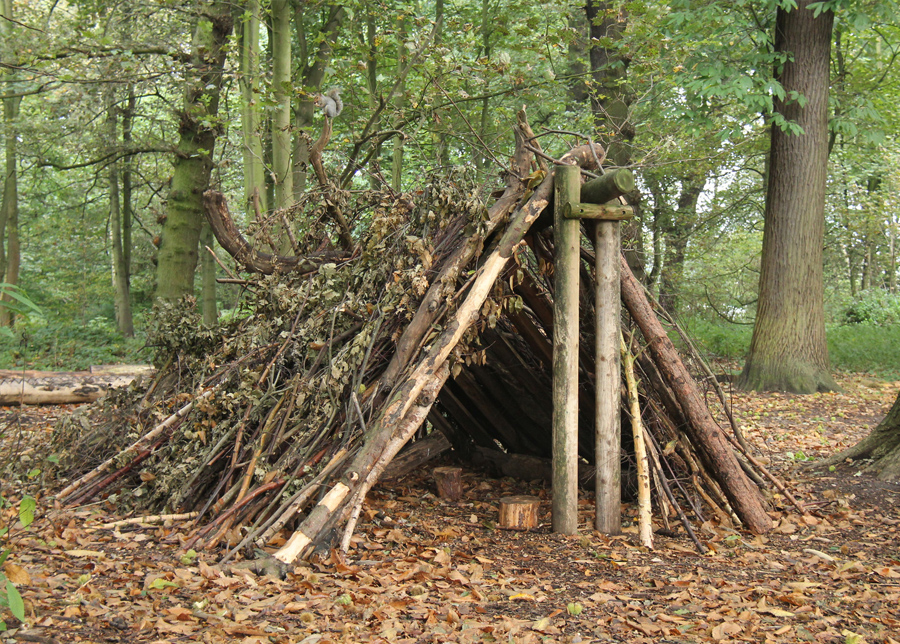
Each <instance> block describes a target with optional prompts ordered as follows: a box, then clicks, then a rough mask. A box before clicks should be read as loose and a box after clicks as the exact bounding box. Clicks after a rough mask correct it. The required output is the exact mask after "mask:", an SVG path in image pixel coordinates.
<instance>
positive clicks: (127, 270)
mask: <svg viewBox="0 0 900 644" xmlns="http://www.w3.org/2000/svg"><path fill="white" fill-rule="evenodd" d="M136 108H137V97H136V96H135V94H134V85H133V84H129V85H128V102H127V103H126V106H125V108H124V109H123V110H122V145H124V146H125V149H126V150H129V149H131V145H132V132H133V130H134V114H135V110H136ZM133 167H134V156H133V155H130V154H129V155H128V156H126V157H125V159H124V165H123V166H122V274H123V275H124V279H125V292H126V293H127V296H128V302H129V304H128V311H127V313H126V314H125V316H124V318H123V319H124V320H125V324H124V327H123V328H124V329H125V331H123V333H124V334H125V335H126V336H128V337H131V336H133V335H134V317H133V312H132V310H131V240H132V231H133V229H134V226H133V224H134V203H133V200H132V192H133V180H132V169H133Z"/></svg>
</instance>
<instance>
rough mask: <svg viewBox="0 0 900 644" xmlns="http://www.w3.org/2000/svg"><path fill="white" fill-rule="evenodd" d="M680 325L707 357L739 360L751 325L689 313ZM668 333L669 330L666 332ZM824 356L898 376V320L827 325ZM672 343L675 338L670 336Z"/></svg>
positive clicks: (838, 365)
mask: <svg viewBox="0 0 900 644" xmlns="http://www.w3.org/2000/svg"><path fill="white" fill-rule="evenodd" d="M683 327H684V329H685V331H686V332H687V334H688V335H689V336H690V338H691V340H692V341H693V342H694V344H696V345H697V348H698V349H699V350H700V351H701V352H702V353H703V354H704V355H706V356H707V357H714V358H724V359H728V360H737V361H738V362H741V363H743V360H744V359H745V358H746V357H747V351H748V350H749V349H750V338H751V336H752V335H753V327H752V326H751V325H735V324H729V323H727V322H724V321H711V320H708V319H705V318H699V317H693V318H689V319H688V320H685V321H684V322H683ZM670 336H672V334H670ZM827 338H828V356H829V358H830V360H831V366H832V368H833V369H835V370H837V371H848V372H856V373H871V374H873V375H875V376H877V377H880V378H885V379H888V380H895V379H900V324H892V325H885V326H875V325H872V324H852V325H846V324H844V325H838V324H835V325H829V326H828V328H827ZM672 340H673V341H674V342H675V343H676V346H680V342H679V340H678V339H677V338H675V337H674V336H672Z"/></svg>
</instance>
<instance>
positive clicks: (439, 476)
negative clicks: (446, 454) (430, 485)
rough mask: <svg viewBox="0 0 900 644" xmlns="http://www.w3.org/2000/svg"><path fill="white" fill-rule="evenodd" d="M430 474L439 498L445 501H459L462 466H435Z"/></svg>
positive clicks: (460, 496)
mask: <svg viewBox="0 0 900 644" xmlns="http://www.w3.org/2000/svg"><path fill="white" fill-rule="evenodd" d="M432 475H433V476H434V482H435V483H437V491H438V496H439V497H440V498H442V499H444V500H445V501H459V500H460V499H461V498H462V468H460V467H436V468H434V470H433V471H432Z"/></svg>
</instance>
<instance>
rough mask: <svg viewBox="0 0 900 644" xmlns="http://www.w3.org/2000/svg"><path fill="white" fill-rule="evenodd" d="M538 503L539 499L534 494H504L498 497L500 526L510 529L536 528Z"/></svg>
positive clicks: (539, 502)
mask: <svg viewBox="0 0 900 644" xmlns="http://www.w3.org/2000/svg"><path fill="white" fill-rule="evenodd" d="M540 504H541V500H540V499H539V498H537V497H536V496H527V495H524V494H519V495H516V496H504V497H503V498H502V499H500V527H501V528H509V529H511V530H530V529H531V528H536V527H537V524H538V506H539V505H540Z"/></svg>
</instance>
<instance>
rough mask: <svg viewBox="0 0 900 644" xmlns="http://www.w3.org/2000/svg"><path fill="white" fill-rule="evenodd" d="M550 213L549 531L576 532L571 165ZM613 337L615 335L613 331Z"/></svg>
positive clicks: (560, 170)
mask: <svg viewBox="0 0 900 644" xmlns="http://www.w3.org/2000/svg"><path fill="white" fill-rule="evenodd" d="M554 185H555V191H556V194H555V198H556V208H555V209H554V214H553V231H554V244H555V246H556V257H555V267H554V277H555V280H554V287H553V505H552V511H553V519H552V525H553V531H554V532H560V533H562V534H576V533H577V532H578V280H579V266H578V263H579V261H580V254H581V253H580V251H581V222H580V221H579V220H578V219H566V218H565V217H564V215H563V212H564V210H565V206H566V205H567V204H570V203H573V202H574V203H577V202H578V201H579V196H580V189H581V178H580V173H579V169H578V167H577V166H571V165H558V166H556V176H555V182H554ZM616 337H617V338H618V336H616Z"/></svg>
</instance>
